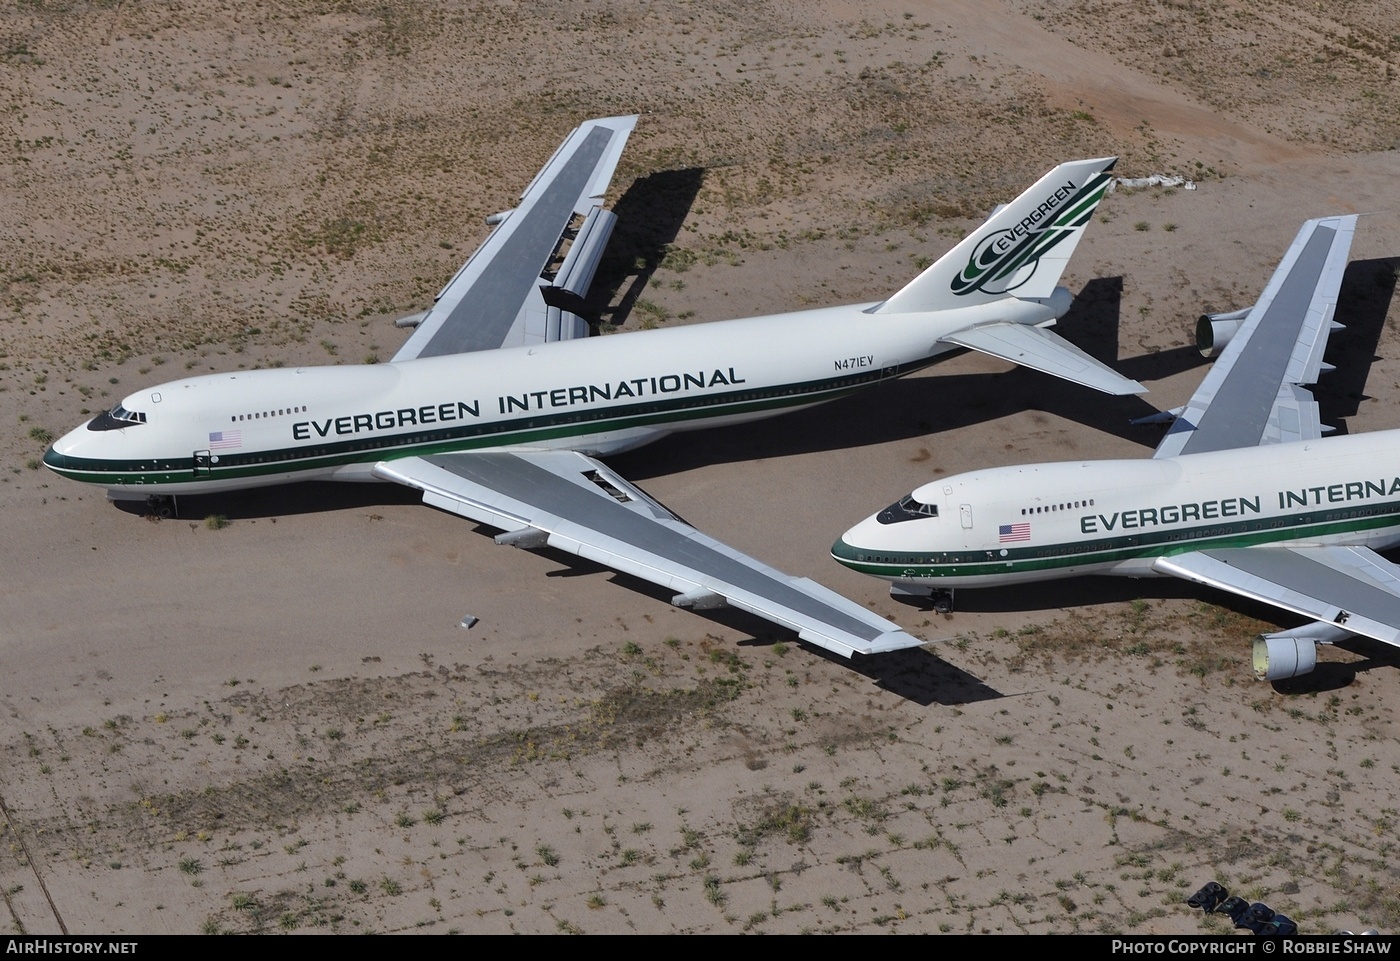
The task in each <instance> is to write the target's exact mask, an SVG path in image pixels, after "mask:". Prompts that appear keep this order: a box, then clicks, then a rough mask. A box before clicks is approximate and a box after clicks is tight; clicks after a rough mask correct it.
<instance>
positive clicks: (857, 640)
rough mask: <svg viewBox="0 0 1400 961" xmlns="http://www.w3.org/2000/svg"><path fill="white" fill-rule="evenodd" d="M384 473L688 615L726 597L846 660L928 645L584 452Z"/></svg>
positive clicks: (450, 458)
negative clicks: (730, 540)
mask: <svg viewBox="0 0 1400 961" xmlns="http://www.w3.org/2000/svg"><path fill="white" fill-rule="evenodd" d="M375 473H376V474H377V475H378V476H380V477H382V478H384V479H385V480H393V481H397V482H398V483H401V484H406V485H407V486H409V487H413V488H416V489H418V490H421V491H423V499H424V501H425V502H426V503H429V504H431V505H432V506H435V507H439V508H441V509H443V510H447V511H450V512H452V513H455V514H459V515H461V516H463V517H468V518H471V519H472V520H475V521H478V522H480V523H484V524H489V525H490V526H493V527H500V528H501V529H503V530H506V531H508V532H527V531H530V530H534V531H539V532H543V533H544V534H545V535H547V543H548V544H549V546H551V547H554V548H556V549H558V550H563V551H567V552H569V553H572V554H577V555H579V556H581V557H586V558H588V559H589V560H592V561H596V562H597V563H599V564H603V565H605V566H607V567H610V568H612V569H614V570H617V571H621V572H623V573H626V574H630V575H632V576H634V577H638V578H641V579H642V580H646V581H649V582H651V583H653V584H659V585H661V586H662V587H665V588H666V589H667V590H670V591H674V592H675V594H676V596H675V598H674V599H673V601H672V603H675V604H677V605H679V606H696V607H702V608H703V607H705V606H714V605H713V599H714V598H723V599H724V600H725V601H726V602H727V603H729V604H731V605H732V606H734V607H737V608H739V609H740V610H744V611H748V612H749V613H751V614H754V615H756V616H758V617H762V618H764V619H766V620H769V621H772V622H774V623H776V624H780V625H782V626H784V627H788V628H791V629H792V630H794V631H796V632H797V634H798V636H799V637H800V638H802V639H803V640H805V641H808V642H809V643H812V644H816V645H818V646H820V647H824V648H827V649H828V650H831V651H835V652H836V653H839V654H842V655H845V656H847V657H849V656H851V655H853V654H858V653H859V654H875V653H881V652H884V651H892V650H898V649H900V648H906V647H916V646H919V645H921V644H923V643H924V642H923V641H922V640H921V639H919V638H917V637H914V636H913V635H911V634H908V633H906V632H904V631H903V630H901V629H900V628H899V626H898V625H896V624H894V623H892V622H891V621H887V620H885V619H884V618H882V617H879V616H877V615H875V614H872V613H871V612H870V611H867V610H865V609H864V608H863V607H861V606H860V605H859V604H856V603H855V602H854V601H851V600H849V599H848V598H845V597H842V596H841V595H839V594H837V593H835V592H834V591H831V590H828V589H827V588H825V587H822V586H821V585H820V584H817V583H816V582H814V581H811V580H809V579H807V578H799V577H792V576H790V575H788V574H784V573H783V572H782V571H779V570H776V569H775V568H772V567H769V566H768V565H766V564H764V563H762V562H761V561H758V560H755V559H754V558H752V557H749V556H748V555H746V554H743V553H742V552H740V551H737V550H735V549H734V548H732V547H730V546H728V545H727V544H723V543H721V542H720V541H717V540H715V539H714V538H712V537H709V536H708V535H705V534H702V533H701V532H700V531H698V530H696V529H695V528H694V527H692V526H690V525H689V524H687V523H686V522H685V521H683V520H681V519H680V518H679V517H677V516H676V515H675V514H673V513H672V512H671V511H669V510H667V509H666V508H665V507H663V506H662V505H661V504H659V503H658V502H656V501H655V500H653V499H652V498H651V497H650V496H648V495H647V494H646V493H645V492H644V491H642V490H640V489H639V488H637V487H635V486H633V485H632V484H630V483H628V482H627V481H626V480H624V479H623V478H621V477H620V476H618V475H617V474H615V473H613V472H612V471H611V470H609V469H608V468H607V467H606V466H604V465H603V464H601V463H599V462H598V461H596V460H593V459H592V458H590V457H586V456H584V455H583V454H579V453H576V452H573V451H522V452H496V451H493V452H475V453H460V454H438V455H432V456H428V457H410V458H404V459H401V460H395V461H388V462H383V463H380V464H378V465H376V467H375ZM524 543H530V541H529V540H525V541H524Z"/></svg>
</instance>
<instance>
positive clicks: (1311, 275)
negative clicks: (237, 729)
mask: <svg viewBox="0 0 1400 961" xmlns="http://www.w3.org/2000/svg"><path fill="white" fill-rule="evenodd" d="M1355 230H1356V215H1355V214H1352V215H1350V216H1346V217H1322V218H1319V219H1317V220H1309V221H1308V222H1307V223H1305V224H1303V226H1302V228H1301V229H1300V230H1299V231H1298V235H1297V237H1295V238H1294V239H1293V244H1292V246H1290V247H1289V248H1288V253H1286V254H1285V255H1284V257H1283V260H1282V261H1281V262H1280V263H1279V265H1278V268H1277V269H1276V270H1275V271H1274V275H1273V277H1272V278H1270V279H1269V284H1268V286H1267V287H1265V288H1264V293H1263V294H1261V295H1260V297H1259V301H1258V302H1257V303H1256V304H1255V305H1254V306H1253V307H1251V308H1250V309H1249V310H1248V311H1240V312H1238V313H1236V314H1225V315H1216V316H1206V317H1202V318H1201V320H1200V324H1199V326H1198V328H1197V340H1199V341H1201V342H1202V344H1203V345H1204V346H1205V347H1207V348H1208V347H1210V346H1212V345H1213V343H1215V342H1223V343H1224V350H1223V351H1222V352H1221V353H1220V357H1219V359H1218V360H1217V361H1216V362H1215V365H1214V366H1213V367H1212V368H1211V371H1210V373H1209V374H1207V375H1206V377H1205V380H1203V381H1202V382H1201V386H1200V387H1198V388H1197V389H1196V393H1195V394H1193V395H1192V397H1191V400H1190V401H1189V402H1188V403H1187V404H1186V407H1185V408H1183V409H1182V411H1181V412H1180V413H1179V414H1178V416H1177V417H1176V420H1175V421H1173V422H1172V425H1171V427H1170V428H1169V429H1168V430H1167V435H1166V437H1164V438H1162V442H1161V443H1160V444H1159V445H1157V450H1156V452H1155V453H1154V454H1153V455H1152V456H1153V457H1175V456H1177V455H1178V454H1199V453H1203V452H1205V451H1212V450H1234V449H1237V448H1241V447H1256V446H1260V445H1263V444H1281V443H1286V442H1288V441H1297V440H1313V439H1316V438H1318V437H1321V436H1322V431H1323V428H1322V423H1321V420H1320V419H1319V417H1318V410H1317V402H1316V401H1314V400H1313V398H1312V394H1311V393H1310V392H1309V391H1308V390H1306V389H1305V388H1304V387H1303V385H1304V384H1314V383H1316V382H1317V377H1318V374H1319V372H1320V371H1322V370H1323V363H1322V354H1323V352H1324V351H1325V350H1326V349H1327V336H1328V334H1330V333H1331V332H1332V331H1333V330H1335V329H1337V328H1338V327H1339V326H1340V325H1339V324H1335V323H1334V322H1333V320H1332V315H1333V313H1334V312H1335V311H1336V309H1337V293H1338V291H1339V290H1340V289H1341V286H1342V275H1343V274H1344V273H1345V272H1346V266H1347V256H1348V253H1349V251H1350V250H1351V238H1352V234H1353V232H1354V231H1355ZM1235 325H1238V328H1237V329H1234V330H1233V331H1232V327H1235Z"/></svg>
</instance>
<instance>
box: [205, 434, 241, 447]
mask: <svg viewBox="0 0 1400 961" xmlns="http://www.w3.org/2000/svg"><path fill="white" fill-rule="evenodd" d="M242 446H243V431H241V430H214V431H210V432H209V449H210V450H232V449H234V448H236V447H242Z"/></svg>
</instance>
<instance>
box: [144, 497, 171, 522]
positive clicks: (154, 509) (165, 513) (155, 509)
mask: <svg viewBox="0 0 1400 961" xmlns="http://www.w3.org/2000/svg"><path fill="white" fill-rule="evenodd" d="M146 510H148V511H150V512H151V516H152V517H160V518H171V517H177V516H179V508H178V507H177V505H176V503H175V496H174V495H173V494H151V495H149V496H148V497H147V498H146Z"/></svg>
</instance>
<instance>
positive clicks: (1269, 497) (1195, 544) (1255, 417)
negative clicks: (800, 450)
mask: <svg viewBox="0 0 1400 961" xmlns="http://www.w3.org/2000/svg"><path fill="white" fill-rule="evenodd" d="M1355 229H1356V217H1355V216H1347V217H1326V218H1322V219H1319V220H1310V221H1308V222H1307V223H1306V224H1304V225H1303V227H1302V229H1301V230H1300V231H1299V232H1298V236H1297V237H1296V238H1295V239H1294V241H1293V244H1292V246H1291V247H1290V248H1289V250H1288V253H1287V254H1286V255H1285V256H1284V258H1283V261H1282V263H1280V264H1279V266H1278V268H1277V270H1276V271H1275V272H1274V275H1273V278H1272V279H1271V280H1270V281H1269V284H1268V286H1267V287H1266V288H1265V290H1264V293H1263V295H1262V296H1261V297H1260V298H1259V301H1258V303H1256V304H1255V305H1254V306H1253V307H1252V308H1249V309H1248V310H1241V311H1237V312H1235V313H1231V314H1221V315H1207V316H1205V317H1202V318H1201V320H1200V322H1199V323H1198V325H1197V340H1198V341H1199V343H1200V345H1201V348H1202V350H1203V352H1206V353H1207V354H1208V355H1209V354H1210V353H1213V352H1215V351H1219V352H1220V353H1219V359H1218V360H1217V361H1216V363H1215V366H1214V367H1213V368H1212V369H1211V371H1210V373H1209V374H1208V375H1207V376H1206V378H1205V380H1204V381H1203V382H1202V384H1201V386H1200V388H1199V389H1197V391H1196V393H1195V395H1194V396H1192V398H1191V401H1190V403H1188V404H1187V405H1186V406H1185V407H1184V408H1182V409H1181V410H1179V411H1173V412H1171V414H1169V415H1168V416H1169V417H1171V416H1174V420H1173V422H1172V426H1171V428H1170V429H1169V430H1168V431H1167V435H1166V437H1165V438H1163V440H1162V442H1161V444H1160V445H1159V446H1158V447H1157V451H1156V453H1155V454H1154V455H1153V458H1152V459H1151V460H1146V461H1136V460H1132V461H1127V460H1110V461H1089V462H1083V461H1074V462H1070V463H1059V464H1027V465H1022V466H1016V467H1000V468H994V469H991V470H980V471H975V472H973V473H970V474H959V475H956V476H952V477H946V478H943V479H940V480H937V481H934V482H933V483H931V484H926V485H924V486H923V487H920V488H919V489H917V490H915V491H914V492H913V493H911V494H909V495H908V496H907V497H904V498H903V499H901V500H900V501H899V502H897V503H895V504H892V505H890V506H889V507H887V508H885V509H884V510H882V511H880V512H879V513H878V514H875V515H873V516H872V517H869V518H867V519H866V520H864V521H862V522H861V523H859V524H857V525H856V526H855V527H853V528H851V529H850V530H849V531H847V532H846V533H845V534H844V535H842V537H841V539H840V540H838V541H837V542H836V544H835V545H834V546H833V547H832V554H833V556H834V557H835V558H836V560H838V561H840V562H841V563H842V564H845V565H846V566H847V567H851V568H854V569H856V570H858V571H863V572H865V573H867V574H871V575H874V576H876V577H881V578H885V579H887V580H890V581H893V582H894V583H893V585H892V586H891V592H892V593H896V594H921V595H926V596H927V595H932V596H933V598H934V604H935V606H936V607H938V608H939V609H941V610H945V611H946V610H951V609H952V589H953V588H955V587H984V586H992V585H999V584H1015V583H1020V582H1025V581H1037V580H1046V579H1049V578H1057V577H1071V576H1074V575H1077V574H1121V575H1125V576H1128V577H1150V576H1163V575H1171V576H1174V577H1181V578H1185V579H1187V580H1191V581H1196V582H1197V583H1201V584H1209V585H1211V586H1212V587H1217V588H1220V589H1221V590H1225V591H1230V592H1232V593H1235V594H1239V595H1241V596H1243V597H1248V598H1252V599H1254V600H1257V601H1263V602H1265V603H1267V604H1273V605H1276V606H1278V607H1280V608H1283V609H1285V610H1288V611H1292V612H1294V613H1296V614H1300V615H1302V616H1304V617H1307V618H1312V619H1314V620H1313V622H1312V623H1309V624H1306V625H1304V626H1302V627H1299V628H1295V629H1293V630H1289V631H1283V632H1280V633H1277V634H1269V635H1265V636H1263V637H1261V638H1259V640H1258V641H1257V642H1256V643H1255V645H1254V670H1255V673H1256V675H1257V676H1258V677H1259V679H1260V680H1281V679H1285V678H1290V677H1296V676H1298V675H1300V674H1306V673H1307V672H1309V671H1311V670H1312V669H1313V667H1314V666H1315V665H1316V662H1317V648H1316V645H1317V644H1321V643H1329V642H1332V641H1335V640H1340V639H1342V638H1345V637H1347V636H1350V635H1353V634H1360V635H1364V636H1366V637H1370V638H1374V639H1376V640H1378V641H1384V642H1385V643H1387V644H1392V645H1396V646H1400V567H1397V566H1395V565H1394V564H1391V563H1389V562H1388V561H1386V560H1385V559H1384V558H1382V557H1381V556H1380V555H1378V554H1376V553H1375V550H1376V549H1381V548H1386V547H1390V546H1393V545H1395V544H1397V543H1400V456H1397V454H1398V453H1400V431H1395V430H1390V431H1380V432H1376V433H1371V434H1357V435H1350V436H1344V437H1336V438H1332V439H1329V440H1325V441H1324V440H1321V439H1320V438H1321V436H1322V433H1323V431H1324V430H1325V429H1328V428H1323V427H1322V426H1321V424H1320V423H1319V419H1318V408H1317V403H1316V402H1315V401H1314V400H1313V399H1312V395H1311V394H1310V393H1309V392H1308V391H1307V390H1305V389H1304V387H1303V385H1305V384H1313V383H1316V381H1317V377H1318V374H1319V372H1320V371H1322V370H1326V369H1330V368H1328V367H1327V366H1326V365H1324V364H1323V362H1322V355H1323V351H1324V350H1325V348H1326V344H1327V336H1328V334H1330V333H1331V331H1333V330H1335V329H1340V326H1341V325H1340V324H1337V323H1335V322H1334V321H1333V319H1332V315H1333V313H1334V311H1335V309H1336V304H1337V293H1338V290H1339V288H1340V287H1341V282H1342V275H1343V273H1344V272H1345V270H1346V265H1347V253H1348V251H1349V250H1350V249H1351V238H1352V233H1353V232H1354V231H1355Z"/></svg>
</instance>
